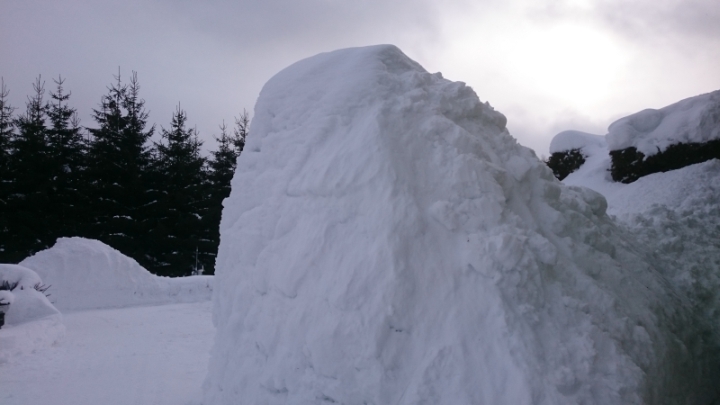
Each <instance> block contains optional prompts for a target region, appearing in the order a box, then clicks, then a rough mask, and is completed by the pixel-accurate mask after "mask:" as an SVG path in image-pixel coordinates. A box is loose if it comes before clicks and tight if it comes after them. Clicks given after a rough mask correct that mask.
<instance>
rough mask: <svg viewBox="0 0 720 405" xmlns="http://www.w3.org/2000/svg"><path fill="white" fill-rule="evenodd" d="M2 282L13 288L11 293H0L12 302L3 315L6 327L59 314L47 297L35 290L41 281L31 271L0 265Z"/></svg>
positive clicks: (0, 281) (15, 266) (19, 267)
mask: <svg viewBox="0 0 720 405" xmlns="http://www.w3.org/2000/svg"><path fill="white" fill-rule="evenodd" d="M3 282H7V283H9V284H10V285H11V286H15V288H14V289H13V290H12V291H7V290H5V291H0V292H4V293H5V295H6V296H8V298H9V299H10V301H12V303H11V304H10V305H9V306H8V307H7V310H6V314H5V322H6V323H7V324H8V325H18V324H21V323H25V322H30V321H34V320H37V319H41V318H44V317H47V316H52V315H59V314H60V311H58V310H57V309H56V308H55V307H54V306H53V304H51V303H50V301H48V299H47V297H46V296H45V295H44V294H43V293H42V292H40V291H37V290H36V289H35V286H36V285H38V286H39V285H42V283H43V281H42V279H41V278H40V276H39V275H38V274H37V273H35V272H34V271H32V270H31V269H29V268H27V267H24V266H20V265H17V264H0V283H3Z"/></svg>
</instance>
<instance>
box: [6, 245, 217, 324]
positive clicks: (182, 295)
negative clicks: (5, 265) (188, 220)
mask: <svg viewBox="0 0 720 405" xmlns="http://www.w3.org/2000/svg"><path fill="white" fill-rule="evenodd" d="M20 264H21V265H23V266H26V267H28V268H31V269H33V270H35V271H36V272H37V273H38V274H39V275H40V276H42V279H43V281H44V282H45V284H48V285H51V286H52V287H51V288H50V290H48V292H49V293H51V294H52V299H53V301H54V303H55V305H56V306H57V308H58V309H60V310H61V311H74V310H83V309H98V308H111V307H127V306H136V305H152V304H167V303H178V302H196V301H204V300H209V299H210V296H211V294H212V276H192V277H183V278H168V277H158V276H155V275H153V274H151V273H150V272H149V271H147V270H145V269H144V268H143V267H141V266H140V265H139V264H138V263H137V262H136V261H135V260H133V259H131V258H129V257H127V256H125V255H123V254H122V253H120V252H118V251H117V250H115V249H113V248H111V247H110V246H107V245H105V244H104V243H102V242H100V241H97V240H91V239H83V238H59V239H58V240H57V242H56V243H55V245H54V246H53V247H52V248H50V249H47V250H43V251H41V252H38V253H36V254H35V255H33V256H30V257H28V258H26V259H25V260H23V261H22V262H21V263H20Z"/></svg>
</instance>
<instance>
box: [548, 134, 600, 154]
mask: <svg viewBox="0 0 720 405" xmlns="http://www.w3.org/2000/svg"><path fill="white" fill-rule="evenodd" d="M588 147H604V148H607V144H606V143H605V136H603V135H593V134H589V133H587V132H582V131H574V130H569V131H563V132H560V133H559V134H557V135H555V136H554V137H553V139H552V141H550V153H556V152H565V151H569V150H573V149H586V148H588Z"/></svg>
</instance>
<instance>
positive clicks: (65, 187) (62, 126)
mask: <svg viewBox="0 0 720 405" xmlns="http://www.w3.org/2000/svg"><path fill="white" fill-rule="evenodd" d="M54 82H55V84H56V86H57V87H56V92H55V93H52V92H51V93H50V97H51V99H52V101H50V102H48V104H47V105H46V106H45V110H46V114H47V117H48V121H49V123H50V126H49V128H48V131H47V133H48V146H49V152H50V156H49V159H50V164H51V170H52V173H51V176H50V187H49V188H48V193H50V195H51V200H52V201H53V204H52V205H51V206H50V207H49V208H50V210H49V212H48V213H49V215H50V216H51V220H52V221H51V223H50V224H49V226H50V227H51V228H52V229H51V234H52V235H51V236H52V237H53V238H57V237H60V236H77V235H80V234H81V233H82V232H83V231H84V225H85V224H87V222H88V218H87V217H86V213H87V207H88V205H89V202H88V201H87V199H86V198H85V194H86V190H85V188H84V184H83V180H84V178H83V175H84V169H85V149H86V142H85V139H84V138H83V135H82V130H81V127H80V120H79V118H78V116H77V111H76V110H75V109H73V108H70V107H69V106H68V104H67V103H68V99H69V98H70V93H65V90H64V88H63V83H64V82H65V81H64V80H63V78H62V77H58V79H57V80H54Z"/></svg>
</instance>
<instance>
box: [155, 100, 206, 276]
mask: <svg viewBox="0 0 720 405" xmlns="http://www.w3.org/2000/svg"><path fill="white" fill-rule="evenodd" d="M186 122H187V114H186V113H185V111H183V110H182V109H181V108H180V106H179V105H178V107H177V110H176V111H175V112H174V113H173V116H172V121H171V124H170V128H169V129H165V128H163V129H162V131H161V135H162V142H161V143H159V144H156V151H157V156H156V173H157V176H158V177H157V180H158V181H159V184H162V187H161V188H160V187H158V189H161V190H162V192H161V193H159V195H158V197H159V198H158V199H157V203H156V204H155V208H154V210H153V211H154V215H153V217H154V220H153V221H154V226H153V227H152V231H151V235H152V239H153V243H154V244H155V246H157V250H156V252H155V257H154V260H155V263H154V269H155V271H156V273H157V274H160V275H164V276H173V277H175V276H186V275H190V274H192V273H194V272H195V271H196V270H197V268H198V267H199V266H204V265H206V263H204V260H202V258H200V257H199V251H200V250H203V251H204V250H206V247H205V246H204V245H205V244H207V241H206V238H204V237H203V229H202V218H203V215H205V211H206V206H207V198H206V197H205V193H204V191H205V182H206V172H205V158H203V157H202V156H201V155H200V147H201V145H202V142H201V141H200V140H199V139H198V135H197V131H196V130H195V129H189V128H187V126H186Z"/></svg>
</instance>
